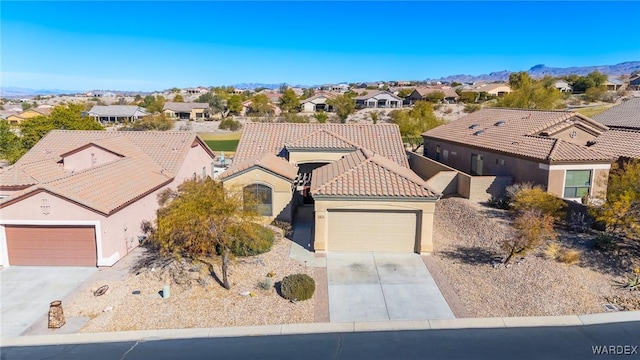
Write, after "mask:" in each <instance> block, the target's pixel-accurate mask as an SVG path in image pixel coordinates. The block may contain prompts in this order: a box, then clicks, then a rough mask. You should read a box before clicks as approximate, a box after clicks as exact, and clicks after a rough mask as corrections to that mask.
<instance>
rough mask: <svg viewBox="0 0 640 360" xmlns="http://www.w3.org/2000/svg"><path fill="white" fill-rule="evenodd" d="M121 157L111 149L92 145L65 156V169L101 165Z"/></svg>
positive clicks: (79, 168)
mask: <svg viewBox="0 0 640 360" xmlns="http://www.w3.org/2000/svg"><path fill="white" fill-rule="evenodd" d="M118 159H120V157H119V156H118V155H116V154H114V153H111V152H109V151H105V150H103V149H100V148H98V147H96V146H91V147H89V148H86V149H84V150H81V151H78V152H77V153H74V154H71V155H69V156H67V157H65V158H64V160H63V161H64V169H65V170H74V171H80V170H84V169H88V168H90V167H94V166H100V165H103V164H107V163H110V162H113V161H116V160H118Z"/></svg>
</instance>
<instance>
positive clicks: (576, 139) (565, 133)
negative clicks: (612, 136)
mask: <svg viewBox="0 0 640 360" xmlns="http://www.w3.org/2000/svg"><path fill="white" fill-rule="evenodd" d="M574 131H575V133H574ZM572 134H573V135H574V136H573V137H572V136H571V135H572ZM551 137H553V138H555V139H561V140H564V141H567V142H570V143H574V144H578V145H582V146H585V145H587V142H588V141H591V140H595V139H596V137H595V136H594V135H592V134H590V133H588V132H586V131H584V130H583V129H581V128H579V127H577V126H575V125H574V126H571V127H569V128H566V129H564V130H562V131H560V132H558V133H556V134H553V135H552V136H551Z"/></svg>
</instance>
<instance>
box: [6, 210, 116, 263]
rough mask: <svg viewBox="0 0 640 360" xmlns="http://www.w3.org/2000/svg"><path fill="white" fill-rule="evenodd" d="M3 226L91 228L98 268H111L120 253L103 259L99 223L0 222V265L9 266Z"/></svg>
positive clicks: (69, 221)
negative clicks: (94, 235)
mask: <svg viewBox="0 0 640 360" xmlns="http://www.w3.org/2000/svg"><path fill="white" fill-rule="evenodd" d="M5 225H43V226H44V225H46V226H74V225H77V226H93V227H94V228H95V234H96V250H97V256H98V259H97V264H98V266H112V265H113V264H115V263H116V261H118V260H120V253H118V252H117V251H116V252H115V253H114V254H113V255H111V256H109V257H107V258H105V257H104V256H103V254H102V228H101V226H100V221H91V220H80V221H72V220H65V221H54V220H0V252H1V253H2V256H1V257H0V265H3V266H11V264H10V263H9V251H8V248H7V232H6V230H5Z"/></svg>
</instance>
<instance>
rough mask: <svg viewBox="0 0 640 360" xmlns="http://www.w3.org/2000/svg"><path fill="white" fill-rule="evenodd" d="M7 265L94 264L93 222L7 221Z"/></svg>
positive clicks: (94, 240) (95, 257)
mask: <svg viewBox="0 0 640 360" xmlns="http://www.w3.org/2000/svg"><path fill="white" fill-rule="evenodd" d="M5 231H6V234H7V250H8V253H9V264H10V265H46V266H56V265H58V266H96V265H97V262H96V259H97V255H96V237H95V231H94V228H93V226H85V227H78V226H22V225H20V226H14V225H6V226H5Z"/></svg>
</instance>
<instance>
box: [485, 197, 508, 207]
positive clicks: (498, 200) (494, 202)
mask: <svg viewBox="0 0 640 360" xmlns="http://www.w3.org/2000/svg"><path fill="white" fill-rule="evenodd" d="M487 205H488V206H489V207H492V208H494V209H503V210H509V209H510V208H511V201H509V199H508V198H506V197H496V196H491V198H489V200H488V201H487Z"/></svg>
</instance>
